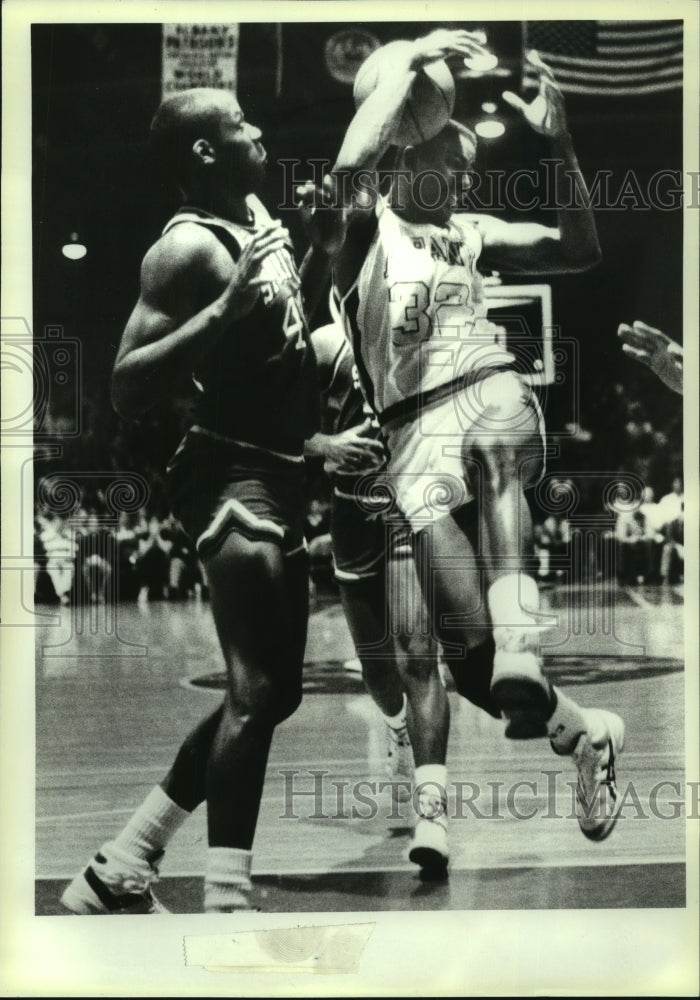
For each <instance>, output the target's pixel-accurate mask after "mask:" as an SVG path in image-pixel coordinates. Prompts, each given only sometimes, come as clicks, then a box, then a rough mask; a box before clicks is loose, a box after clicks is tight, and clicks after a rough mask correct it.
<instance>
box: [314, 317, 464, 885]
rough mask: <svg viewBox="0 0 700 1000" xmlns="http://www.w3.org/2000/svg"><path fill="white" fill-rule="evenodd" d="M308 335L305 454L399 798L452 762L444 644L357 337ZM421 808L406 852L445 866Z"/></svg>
mask: <svg viewBox="0 0 700 1000" xmlns="http://www.w3.org/2000/svg"><path fill="white" fill-rule="evenodd" d="M311 341H312V344H313V346H314V351H315V354H316V359H317V365H318V375H319V389H320V393H321V402H322V408H321V430H320V431H319V432H318V433H317V434H315V435H314V437H313V438H311V440H310V441H308V442H307V454H309V455H317V456H321V457H323V458H324V459H325V468H326V470H327V472H328V473H329V475H330V478H331V488H332V492H331V527H330V533H331V542H332V548H333V564H334V571H335V578H336V581H337V583H338V587H339V590H340V595H341V600H342V604H343V608H344V611H345V617H346V620H347V622H348V627H349V629H350V633H351V635H352V638H353V641H354V643H355V648H356V650H357V654H358V657H359V660H360V663H361V665H362V676H363V680H364V682H365V686H366V687H367V690H368V692H369V694H370V695H371V697H372V698H373V700H374V702H375V704H376V705H377V707H378V708H379V710H380V712H381V713H382V715H383V716H384V721H385V724H386V732H387V751H388V752H387V772H388V777H389V779H390V780H391V782H392V793H393V795H394V798H395V800H396V801H399V802H401V801H407V800H408V799H410V798H412V795H413V793H414V791H415V790H416V789H418V795H419V796H420V795H421V791H420V789H421V788H423V796H424V797H425V794H426V791H428V790H429V788H430V785H429V783H430V782H431V780H433V778H434V773H433V772H434V771H435V770H436V768H435V765H438V768H441V767H442V766H444V764H445V759H446V755H447V739H448V735H449V721H450V714H449V703H448V700H447V693H446V691H445V687H444V685H443V683H442V681H441V679H440V675H439V672H438V666H437V657H438V652H437V644H436V643H435V642H434V640H433V639H432V635H431V632H430V630H429V628H428V627H427V623H425V622H423V621H422V620H421V615H422V614H424V609H423V605H422V599H421V596H420V590H419V586H418V581H417V579H416V576H415V569H414V567H413V560H412V554H411V545H410V540H409V539H408V538H407V526H406V525H405V522H404V520H403V518H396V517H392V516H391V511H390V505H388V504H387V494H386V492H385V491H384V490H383V487H382V478H383V475H384V470H385V464H386V455H385V449H384V445H383V443H381V441H380V429H379V425H378V423H377V421H376V419H375V417H374V414H373V413H372V411H371V410H370V408H369V407H368V405H367V403H366V401H365V399H364V397H363V395H362V391H361V388H360V383H359V377H358V373H357V367H356V365H355V361H354V358H353V354H352V351H351V349H350V345H349V343H348V341H347V339H346V337H345V335H344V334H343V331H342V327H341V326H340V324H339V323H337V322H336V323H331V324H329V325H328V326H324V327H321V328H320V329H317V330H315V331H314V332H313V334H312V335H311ZM384 513H386V514H387V517H386V518H385V517H384V516H383V515H384ZM407 709H408V711H407ZM414 757H415V761H414ZM414 766H415V768H416V770H415V773H414ZM420 813H421V810H420V809H419V810H418V814H419V815H418V820H417V823H416V826H415V830H414V834H413V840H412V843H411V847H410V850H409V859H410V860H412V861H415V862H416V863H417V864H420V865H421V866H422V867H423V868H426V869H427V868H433V869H436V868H440V867H443V868H444V866H445V865H446V864H447V858H448V850H447V838H446V831H445V828H444V827H443V826H442V825H441V824H440V823H435V822H433V823H427V822H425V821H424V820H422V819H421V815H420Z"/></svg>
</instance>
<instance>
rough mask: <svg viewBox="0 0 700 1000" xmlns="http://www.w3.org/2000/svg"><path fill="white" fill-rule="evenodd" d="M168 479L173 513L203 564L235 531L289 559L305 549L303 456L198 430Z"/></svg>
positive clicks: (174, 459)
mask: <svg viewBox="0 0 700 1000" xmlns="http://www.w3.org/2000/svg"><path fill="white" fill-rule="evenodd" d="M167 475H168V487H169V493H170V499H171V505H172V509H173V513H174V514H175V516H176V517H177V518H178V519H179V521H180V522H181V524H182V526H183V528H184V529H185V531H186V532H187V534H188V535H189V536H190V538H191V539H192V541H193V542H194V544H195V546H196V549H197V552H198V553H199V555H200V557H201V558H202V559H207V558H209V557H211V556H212V555H214V554H215V553H216V552H217V551H218V549H219V548H220V546H221V544H222V543H223V541H224V540H225V539H226V538H227V537H228V535H229V534H230V533H231V532H238V533H239V534H241V535H243V536H244V537H245V538H248V539H250V540H251V541H267V542H273V543H275V544H276V545H278V546H279V547H280V549H281V550H282V552H283V553H284V554H285V555H286V556H291V555H294V554H295V553H297V552H301V551H303V550H304V549H305V548H306V542H305V539H304V511H305V495H304V460H303V458H302V457H301V456H294V455H283V454H281V453H278V452H274V451H268V450H267V449H264V448H259V447H257V446H254V445H249V444H246V443H244V442H239V441H232V440H231V439H229V438H226V437H223V436H222V435H218V434H215V433H214V432H212V431H209V430H206V429H204V428H200V427H193V428H191V429H190V430H189V431H188V432H187V434H186V435H185V437H184V438H183V440H182V442H181V444H180V446H179V447H178V449H177V451H176V452H175V454H174V455H173V457H172V459H171V460H170V463H169V465H168V469H167Z"/></svg>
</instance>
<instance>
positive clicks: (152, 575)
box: [135, 517, 172, 602]
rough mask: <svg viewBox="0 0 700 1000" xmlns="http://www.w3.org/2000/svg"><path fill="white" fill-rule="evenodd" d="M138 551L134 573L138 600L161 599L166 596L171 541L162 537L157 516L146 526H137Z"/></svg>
mask: <svg viewBox="0 0 700 1000" xmlns="http://www.w3.org/2000/svg"><path fill="white" fill-rule="evenodd" d="M136 537H137V539H138V551H137V554H136V561H135V567H136V573H137V577H138V581H139V596H138V599H139V601H141V602H143V601H154V600H156V601H157V600H162V598H163V597H165V596H166V593H167V587H168V574H169V567H170V551H171V549H172V541H171V540H170V539H169V538H163V536H162V535H161V525H160V521H159V520H158V518H157V517H152V518H151V519H150V520H149V522H148V525H147V526H145V527H144V526H139V529H138V530H137V532H136Z"/></svg>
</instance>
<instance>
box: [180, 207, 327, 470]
mask: <svg viewBox="0 0 700 1000" xmlns="http://www.w3.org/2000/svg"><path fill="white" fill-rule="evenodd" d="M248 203H249V206H250V208H251V210H252V211H253V212H254V216H255V222H254V224H253V225H252V226H250V227H247V226H243V225H239V224H237V223H234V222H230V221H229V220H226V219H221V218H218V217H216V216H213V215H210V214H209V213H207V212H204V211H202V210H200V209H194V208H184V209H182V210H181V211H180V212H178V213H177V215H175V216H174V217H173V218H172V219H171V220H170V222H169V223H168V225H167V226H166V227H165V229H164V230H163V232H164V233H165V232H168V231H169V230H170V229H172V228H173V227H174V226H177V225H180V224H182V223H184V222H189V223H192V222H194V223H196V224H197V225H201V226H204V227H206V228H207V229H209V230H210V231H211V232H212V233H213V234H214V235H215V236H216V237H217V238H218V239H219V240H220V242H221V243H222V245H223V246H224V247H226V249H227V250H228V251H229V253H230V254H231V257H232V259H233V260H234V261H235V260H237V259H238V257H239V256H240V253H241V251H242V249H243V247H244V246H245V245H246V243H248V242H249V241H250V240H251V239H252V238H253V236H254V234H255V231H256V226H261V225H265V224H267V223H269V221H270V216H269V215H268V213H267V211H266V210H265V208H264V207H263V205H262V203H261V202H260V201H258V199H257V198H254V197H249V198H248ZM259 276H260V277H261V278H263V279H264V283H263V284H262V285H261V287H260V294H259V296H258V299H257V301H256V303H255V305H254V306H253V309H252V310H251V312H250V313H249V314H248V315H247V316H244V317H242V318H240V319H237V320H236V321H235V323H234V324H232V326H231V330H230V333H228V334H226V335H224V336H223V337H222V338H221V339H220V340H219V341H218V342H217V343H216V345H215V346H214V347H213V348H212V349H211V350H210V351H209V352H208V353H207V354H206V356H205V357H204V358H203V359H202V360H201V361H200V362H199V364H198V366H197V369H196V371H194V372H193V373H192V378H193V381H194V384H195V386H196V389H197V393H196V398H195V403H194V412H193V423H195V424H198V425H199V426H201V427H204V428H207V429H208V430H210V431H214V432H215V433H217V434H222V435H225V436H226V437H228V438H231V439H233V440H236V441H242V442H247V443H249V444H253V445H257V446H258V447H261V448H266V449H269V450H271V451H276V452H282V453H285V454H294V455H301V454H302V451H303V444H304V441H305V439H307V438H308V437H310V436H311V435H312V434H313V433H314V432H315V431H316V430H317V428H318V423H319V397H318V384H317V378H316V363H315V357H314V353H313V348H312V347H311V344H310V341H309V330H308V325H307V321H306V316H305V313H304V303H303V299H302V295H301V291H300V286H301V281H300V278H299V273H298V271H297V268H296V265H295V263H294V259H293V257H292V255H291V253H290V252H289V250H288V249H286V248H285V249H283V250H277V251H275V252H274V253H272V254H269V255H268V256H267V257H266V258H265V259H264V260H263V262H262V264H261V267H260V275H259Z"/></svg>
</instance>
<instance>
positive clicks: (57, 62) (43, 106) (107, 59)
mask: <svg viewBox="0 0 700 1000" xmlns="http://www.w3.org/2000/svg"><path fill="white" fill-rule="evenodd" d="M343 26H344V25H342V24H340V23H333V24H322V23H321V24H319V23H314V24H285V25H284V26H283V29H282V31H283V59H284V68H283V88H282V94H281V96H280V97H279V98H278V97H277V96H276V95H275V66H276V59H277V50H276V34H275V32H276V28H275V26H274V25H262V24H261V25H249V24H244V25H242V27H241V38H240V43H241V54H240V63H239V94H238V96H239V99H240V101H241V104H242V105H243V107H244V110H245V111H246V115H247V117H248V119H249V120H250V121H253V122H255V123H256V124H259V125H261V127H262V128H263V130H264V132H265V139H264V141H265V144H266V146H267V148H268V152H269V155H270V161H271V169H270V171H269V176H268V181H267V191H266V192H265V197H266V200H267V202H268V204H270V205H276V204H278V203H279V200H280V191H281V190H282V176H281V173H280V171H279V169H277V168H276V166H275V161H276V160H277V159H278V158H280V157H298V158H299V159H300V160H302V161H305V160H307V159H308V158H309V157H327V158H328V159H332V158H333V156H334V154H335V152H336V151H337V149H338V146H339V143H340V139H341V137H342V134H343V131H344V129H345V127H346V125H347V122H348V120H349V118H350V116H351V115H352V110H353V108H352V99H351V87H350V85H346V84H341V83H338V82H336V81H335V80H333V79H332V78H331V76H330V75H329V73H328V72H327V70H326V68H325V65H324V58H323V46H324V43H325V41H326V39H327V38H328V37H329V35H331V34H332V33H334V32H335V31H337V30H339V29H340V28H342V27H343ZM367 27H368V28H369V29H370V30H371V31H372V32H373V33H374V34H376V35H377V36H378V37H379V38H380V40H381V41H383V42H384V41H388V40H390V39H392V38H396V37H404V38H410V37H415V36H417V35H419V34H423V33H426V32H427V31H428V30H430V28H431V25H430V24H427V23H425V22H422V23H421V24H420V25H412V24H406V23H391V24H380V23H377V24H371V25H367ZM489 38H490V41H491V44H492V46H493V48H494V50H495V51H496V52H498V53H499V55H500V57H501V65H503V66H505V67H506V68H508V69H509V70H510V71H511V73H512V74H513V76H512V79H511V80H493V79H488V80H482V81H478V82H475V81H459V83H458V95H457V107H456V115H457V116H458V117H461V118H463V119H464V120H466V121H468V122H469V121H473V119H474V116H475V115H476V114H477V113H478V109H479V107H480V104H481V102H482V101H483V100H485V99H493V100H498V98H499V96H500V93H501V91H502V90H504V89H515V90H517V89H518V80H519V68H520V66H519V59H520V38H521V31H520V24H519V23H516V22H503V23H499V24H494V25H490V26H489ZM160 49H161V29H160V26H159V25H157V24H155V25H145V24H144V25H89V24H74V25H57V26H52V25H35V26H34V27H33V31H32V70H33V95H32V96H33V135H34V149H33V185H34V186H33V190H34V237H35V240H34V250H35V252H34V318H35V331H36V332H39V331H40V330H42V329H43V327H44V326H45V325H46V324H60V325H62V326H63V327H64V330H65V334H66V336H70V337H75V338H78V339H79V340H80V342H81V345H82V355H83V364H84V373H85V385H86V388H87V397H88V406H89V407H90V414H91V417H92V419H96V420H104V421H106V422H109V421H110V420H112V419H113V418H112V415H111V409H110V407H109V400H108V391H107V387H108V380H109V372H110V370H111V366H112V363H113V360H114V355H115V352H116V349H117V346H118V342H119V337H120V334H121V330H122V328H123V325H124V322H125V320H126V318H127V316H128V314H129V312H130V310H131V308H132V306H133V303H134V301H135V299H136V296H137V293H138V274H139V265H140V261H141V259H142V257H143V255H144V253H145V251H146V249H147V248H148V246H149V245H150V244H151V243H152V242H153V240H154V239H155V238H156V237H157V235H158V233H159V231H160V229H161V227H162V225H163V223H164V222H165V221H166V219H167V217H168V216H169V214H170V212H171V211H172V210H173V208H174V207H175V205H176V202H175V201H174V200H173V197H172V195H171V194H170V193H169V192H167V191H165V190H164V189H163V188H162V187H161V186H160V185H159V183H158V180H157V178H155V177H153V176H152V174H151V172H150V166H149V160H148V154H147V147H146V138H147V133H148V125H149V122H150V119H151V116H152V114H153V112H154V110H155V108H156V107H157V105H158V103H159V100H160ZM567 107H568V110H569V117H570V122H571V131H572V134H573V136H574V140H575V145H576V149H577V152H578V156H579V160H580V163H581V166H582V169H583V171H584V173H585V174H586V175H587V176H589V177H592V175H593V173H594V172H595V171H597V170H609V171H612V178H611V182H610V186H611V189H612V190H613V191H618V190H619V188H620V185H621V183H622V180H623V178H624V177H625V174H626V173H627V171H628V170H629V169H631V168H633V169H634V170H635V172H636V174H637V177H638V179H639V180H640V182H641V184H642V188H643V189H644V188H645V187H646V181H647V179H648V178H649V177H650V176H652V175H653V174H654V173H655V172H656V171H658V170H662V169H668V170H680V169H681V167H682V106H681V95H680V94H671V95H659V96H657V97H653V98H650V97H640V98H631V99H625V100H624V101H623V100H617V101H611V100H606V99H601V98H595V99H593V98H574V97H571V98H569V99H568V100H567ZM499 112H500V113H502V114H504V115H505V116H506V117H507V118H508V120H509V127H508V129H507V131H506V134H505V135H504V136H503V137H502V138H501V139H498V140H493V141H490V142H488V143H487V142H483V144H482V152H481V162H480V165H481V166H482V167H487V168H501V169H504V170H506V171H508V170H512V169H516V168H517V167H521V166H529V167H536V166H537V164H538V160H539V158H540V157H541V156H542V155H546V153H547V151H546V147H544V146H543V145H542V144H541V143H540V142H539V139H538V137H536V136H532V135H531V134H530V133H529V132H528V131H527V130H525V129H523V128H522V127H521V126H520V125H519V124H518V123H517V122H516V121H515V120H514V119H513V117H512V115H511V114H510V112H509V111H508V109H507V107H506V106H505V105H503V104H502V103H501V104H500V105H499ZM283 214H284V213H283ZM597 220H598V227H599V233H600V239H601V243H602V247H603V253H604V260H603V263H602V264H601V265H600V266H599V267H598V268H596V269H595V270H594V271H592V272H590V273H588V274H585V275H580V276H573V277H564V278H556V279H553V280H552V282H551V283H552V286H553V294H554V313H555V315H554V318H555V322H556V323H558V324H559V325H560V326H561V328H562V334H563V336H564V337H566V338H575V339H576V340H578V341H579V342H580V346H581V352H580V354H581V382H582V385H583V388H584V391H583V394H582V413H581V417H582V422H583V424H584V425H585V426H587V427H590V428H591V429H592V430H593V431H594V432H595V436H596V439H600V437H601V435H603V436H604V434H605V429H606V426H607V424H608V422H609V421H610V420H611V419H613V415H612V411H611V409H610V407H609V406H608V405H607V403H606V400H609V399H610V398H611V394H612V395H614V392H613V389H612V387H613V386H614V384H615V383H618V382H623V383H624V385H625V388H626V391H627V392H628V394H629V395H630V396H631V397H634V398H640V399H642V400H643V403H644V407H645V408H646V410H647V413H648V416H649V417H650V419H652V420H653V421H654V422H655V423H656V422H661V423H663V422H666V423H668V422H669V421H671V423H673V421H674V419H675V420H676V421H677V419H678V417H677V415H676V416H675V417H674V413H675V414H677V409H678V406H677V397H674V398H672V397H671V394H669V393H667V392H666V391H665V390H663V389H661V388H660V387H659V385H658V383H656V381H655V380H654V377H653V376H651V375H650V374H649V373H647V372H646V371H645V370H644V369H642V368H640V367H639V366H637V365H634V364H632V363H631V362H629V361H628V360H626V359H625V358H624V356H623V355H622V354H621V352H620V349H619V344H618V341H617V338H616V336H615V331H616V328H617V324H618V322H620V321H621V320H628V321H632V320H634V319H644V320H645V321H647V322H649V323H651V324H653V325H657V326H659V327H661V328H662V329H664V330H665V331H666V332H667V333H669V334H670V335H671V336H673V337H675V338H676V339H678V340H682V280H683V259H682V211H681V210H680V209H677V210H675V211H668V212H663V211H659V210H656V209H651V210H649V211H633V210H631V209H630V208H628V209H626V210H623V211H614V212H610V211H608V212H603V211H601V212H599V213H598V216H597ZM285 222H286V223H287V225H288V226H289V227H290V229H291V230H292V232H293V235H295V236H296V237H297V238H298V240H299V249H300V251H302V250H303V245H302V238H301V235H300V231H299V226H298V220H297V218H296V216H295V213H294V212H293V211H292V212H287V213H286V214H285ZM71 232H77V233H79V234H80V237H81V239H82V241H83V242H85V243H86V245H87V246H88V251H89V252H88V255H87V257H86V258H84V259H83V260H82V261H77V262H74V261H68V260H66V259H65V258H64V257H63V256H62V254H61V246H62V244H63V243H65V242H66V241H67V239H68V236H69V234H70V233H71ZM562 393H563V394H562ZM569 399H570V392H569V390H568V389H565V390H556V389H552V390H551V391H550V392H549V394H548V410H549V412H548V423H549V426H550V428H553V429H556V428H557V427H561V426H563V423H564V422H565V420H566V419H568V418H569V415H570V409H571V408H570V405H569ZM59 405H60V401H59ZM103 460H104V458H103ZM96 461H97V459H96Z"/></svg>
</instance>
